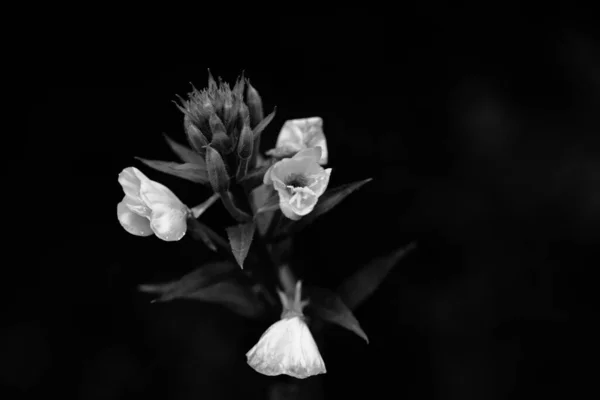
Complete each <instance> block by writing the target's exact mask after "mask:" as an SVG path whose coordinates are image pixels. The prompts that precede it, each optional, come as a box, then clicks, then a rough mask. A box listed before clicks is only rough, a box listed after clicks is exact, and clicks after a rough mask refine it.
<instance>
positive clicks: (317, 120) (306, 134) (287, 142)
mask: <svg viewBox="0 0 600 400" xmlns="http://www.w3.org/2000/svg"><path fill="white" fill-rule="evenodd" d="M317 146H318V147H320V148H321V158H320V159H319V160H318V162H319V164H321V165H325V164H327V160H328V152H327V140H325V134H324V133H323V119H322V118H321V117H311V118H303V119H291V120H288V121H286V122H285V124H283V128H281V131H280V132H279V136H278V137H277V143H276V145H275V148H274V149H272V150H269V151H267V153H266V154H267V155H271V156H274V157H277V158H284V157H289V156H292V155H294V154H295V153H297V152H299V151H301V150H303V149H306V148H311V147H317Z"/></svg>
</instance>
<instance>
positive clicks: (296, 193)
mask: <svg viewBox="0 0 600 400" xmlns="http://www.w3.org/2000/svg"><path fill="white" fill-rule="evenodd" d="M287 188H288V189H289V191H290V194H292V197H290V200H289V204H291V205H294V203H296V208H300V207H301V206H302V201H303V200H307V199H308V198H309V197H310V196H316V194H315V192H313V191H312V190H310V189H309V188H307V187H293V186H288V187H287Z"/></svg>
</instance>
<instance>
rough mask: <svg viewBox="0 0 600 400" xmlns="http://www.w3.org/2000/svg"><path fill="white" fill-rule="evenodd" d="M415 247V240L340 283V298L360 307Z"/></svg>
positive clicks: (351, 307)
mask: <svg viewBox="0 0 600 400" xmlns="http://www.w3.org/2000/svg"><path fill="white" fill-rule="evenodd" d="M415 247H416V243H415V242H413V243H410V244H409V245H408V246H405V247H402V248H400V249H397V250H395V251H393V252H392V253H391V254H389V255H387V256H383V257H378V258H375V259H374V260H372V261H371V262H369V263H368V264H367V265H366V266H364V267H363V268H361V269H360V270H358V271H357V272H356V273H354V275H352V276H350V277H349V278H347V279H346V280H345V281H344V282H343V283H342V284H341V285H340V287H339V288H338V290H337V292H338V293H339V295H340V298H341V299H342V300H343V301H344V303H345V304H346V305H347V306H348V307H349V308H350V309H355V308H356V307H358V306H359V305H360V304H361V303H363V302H364V301H365V300H367V299H368V298H369V297H370V296H371V295H372V294H373V292H375V290H376V289H377V287H378V286H379V285H380V284H381V282H383V280H384V279H385V277H386V276H387V275H388V274H389V273H390V271H391V270H392V268H394V266H395V265H396V264H398V261H400V259H402V258H404V256H405V255H406V254H407V253H408V252H410V251H411V250H413V249H414V248H415Z"/></svg>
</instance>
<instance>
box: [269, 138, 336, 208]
mask: <svg viewBox="0 0 600 400" xmlns="http://www.w3.org/2000/svg"><path fill="white" fill-rule="evenodd" d="M321 151H322V150H321V147H313V148H310V149H304V150H302V151H300V152H298V153H296V155H294V156H293V157H292V158H285V159H283V160H280V161H278V162H276V163H275V164H273V165H272V166H271V167H270V168H269V169H268V170H267V172H266V173H265V176H264V184H265V185H267V186H269V185H273V187H274V188H275V190H277V192H278V194H279V206H280V208H281V211H282V212H283V214H284V215H285V216H286V217H288V218H290V219H293V220H298V219H300V218H302V217H303V216H304V215H307V214H308V213H310V212H311V211H312V210H313V208H314V207H315V205H316V204H317V201H318V199H319V197H320V196H321V195H322V194H323V193H324V192H325V189H327V185H328V184H329V176H330V175H331V168H327V169H323V167H321V166H320V165H319V164H318V160H319V159H321Z"/></svg>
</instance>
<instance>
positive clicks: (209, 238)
mask: <svg viewBox="0 0 600 400" xmlns="http://www.w3.org/2000/svg"><path fill="white" fill-rule="evenodd" d="M187 230H188V232H189V233H190V234H191V235H192V237H193V238H194V239H199V240H202V242H204V244H205V245H206V246H208V248H209V249H211V250H212V251H217V246H219V247H220V248H221V249H223V250H225V251H227V252H229V244H228V243H227V241H226V240H225V239H223V238H222V237H221V235H219V234H218V233H216V232H215V231H213V230H212V229H211V228H210V227H208V226H207V225H206V224H204V223H202V222H200V221H198V220H197V219H194V218H189V219H188V220H187Z"/></svg>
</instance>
